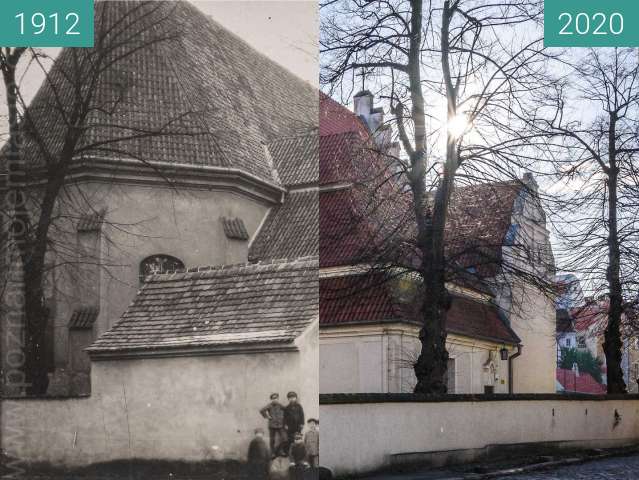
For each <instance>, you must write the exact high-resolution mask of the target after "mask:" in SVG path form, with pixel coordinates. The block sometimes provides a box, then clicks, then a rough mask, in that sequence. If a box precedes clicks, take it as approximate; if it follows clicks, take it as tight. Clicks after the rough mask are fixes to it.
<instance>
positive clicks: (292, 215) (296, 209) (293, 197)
mask: <svg viewBox="0 0 639 480" xmlns="http://www.w3.org/2000/svg"><path fill="white" fill-rule="evenodd" d="M317 195H318V194H317V191H316V190H312V189H311V190H304V191H293V192H290V193H288V194H287V195H286V198H285V200H284V202H283V203H282V205H279V206H277V207H275V208H273V210H271V211H270V212H269V214H268V217H267V219H266V221H265V222H264V225H263V226H262V228H261V229H260V231H259V232H258V235H257V238H256V239H255V241H254V242H253V244H252V245H251V249H250V251H249V260H250V261H254V262H255V261H261V260H262V261H263V260H273V259H294V258H299V257H306V256H317V253H318V249H319V247H318V241H319V232H318V199H317Z"/></svg>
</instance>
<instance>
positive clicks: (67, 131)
mask: <svg viewBox="0 0 639 480" xmlns="http://www.w3.org/2000/svg"><path fill="white" fill-rule="evenodd" d="M167 5H168V6H167ZM173 8H174V7H172V6H171V4H164V3H163V2H148V1H147V2H137V3H133V4H129V5H128V6H127V8H125V9H118V8H111V7H109V2H102V3H100V4H98V5H97V6H96V13H95V15H96V22H95V24H96V32H95V47H94V48H90V49H66V50H64V51H63V52H62V53H61V54H60V56H59V57H58V58H57V60H56V61H55V64H54V66H53V67H52V68H51V69H48V68H47V67H46V66H45V63H46V62H45V58H44V53H43V52H40V51H36V50H34V49H26V48H3V49H2V51H1V52H0V69H1V70H2V73H3V79H4V85H5V89H6V101H7V106H8V111H9V137H8V142H7V145H6V146H5V149H4V151H3V165H4V169H5V170H6V182H5V183H4V185H2V187H3V190H4V191H5V200H6V201H5V205H3V209H2V211H1V213H2V217H3V226H4V231H5V233H6V235H5V238H4V241H5V245H4V246H5V247H6V250H7V251H8V252H9V255H10V256H12V255H13V253H16V254H17V255H16V257H17V260H16V261H17V263H18V264H19V266H20V271H21V275H20V282H21V284H22V286H23V293H24V331H25V340H24V341H25V346H24V350H25V376H26V380H27V383H28V384H30V386H29V387H28V388H27V392H28V393H30V394H44V393H45V392H46V390H47V385H48V380H47V369H46V367H47V365H46V361H45V356H44V345H45V340H46V325H47V317H48V315H49V314H48V309H47V305H46V302H45V289H46V288H47V285H46V284H47V276H48V275H50V273H51V270H52V269H53V268H56V267H57V266H61V265H64V264H68V263H72V262H74V261H75V262H77V255H76V254H74V253H73V252H71V251H70V250H72V248H71V247H70V246H69V245H68V244H66V243H65V242H66V239H65V238H64V236H63V235H62V233H63V232H64V229H65V227H64V224H65V223H64V222H65V221H68V220H69V218H68V216H69V215H70V213H69V212H68V211H67V212H66V213H64V210H65V209H64V207H63V206H62V205H61V204H63V203H64V202H70V200H69V198H70V197H71V196H72V197H73V201H75V202H78V201H79V202H83V205H82V207H81V208H83V209H84V210H86V211H89V212H95V213H96V214H98V213H99V212H97V210H96V208H95V206H93V205H91V201H90V200H89V199H88V198H85V197H82V196H81V195H78V194H75V195H72V194H70V193H69V192H70V191H69V188H70V187H69V179H70V177H71V175H72V172H73V168H74V167H75V166H77V165H78V164H81V163H82V162H84V161H88V159H90V158H92V157H96V156H99V157H111V158H118V157H119V158H127V159H135V160H137V161H139V162H140V164H141V165H144V166H146V167H148V168H149V169H153V171H154V172H155V173H156V174H157V175H160V176H162V177H163V178H165V179H166V180H167V182H169V183H170V179H169V178H168V177H167V176H166V175H165V174H164V172H162V171H161V170H159V169H158V168H157V167H155V166H152V165H151V164H150V163H149V159H148V158H147V157H146V156H145V148H144V146H145V145H148V144H149V142H150V141H152V140H153V139H158V138H159V137H166V138H170V137H176V136H183V135H189V136H195V135H208V134H209V132H207V131H206V130H205V129H204V128H199V129H193V128H192V125H193V124H194V122H193V121H192V119H193V118H194V117H196V116H197V115H198V112H193V111H191V110H190V109H188V108H185V109H184V111H183V112H177V113H175V112H172V113H171V114H170V115H169V116H167V117H162V118H152V119H149V118H147V119H144V120H143V121H142V122H141V121H140V119H139V118H134V116H132V115H124V116H123V115H122V108H121V107H122V106H123V105H126V102H127V97H128V96H129V95H130V90H131V89H132V88H134V85H133V84H132V83H131V82H129V81H127V78H126V75H125V74H124V72H127V71H128V70H130V69H131V68H132V67H131V65H132V62H135V61H136V55H137V54H138V53H139V52H142V51H149V50H153V49H155V50H154V51H155V52H156V53H157V54H158V55H161V46H162V45H164V44H166V43H167V42H172V41H176V40H177V39H178V38H179V37H180V32H179V31H177V27H176V26H175V24H174V22H167V20H168V18H169V17H170V16H171V14H172V11H173ZM27 65H29V66H31V67H32V68H41V69H42V72H43V73H44V74H45V80H44V83H43V86H42V88H41V90H40V92H39V93H38V97H36V101H34V104H37V105H38V107H37V108H34V107H33V106H29V105H27V102H26V101H25V99H24V96H23V92H22V90H21V86H20V82H19V79H18V78H17V76H18V73H17V72H18V71H19V70H20V69H21V68H27ZM107 90H108V91H110V92H111V93H113V94H112V95H106V96H105V95H103V93H104V92H105V91H107ZM96 131H100V132H101V134H100V135H95V134H94V133H95V132H96ZM74 208H75V209H77V208H78V206H77V205H75V206H74ZM51 258H55V260H54V261H53V264H52V262H50V261H49V259H51ZM73 258H75V260H73ZM11 261H12V260H9V262H11ZM95 261H97V260H95ZM4 280H5V281H6V280H7V279H4Z"/></svg>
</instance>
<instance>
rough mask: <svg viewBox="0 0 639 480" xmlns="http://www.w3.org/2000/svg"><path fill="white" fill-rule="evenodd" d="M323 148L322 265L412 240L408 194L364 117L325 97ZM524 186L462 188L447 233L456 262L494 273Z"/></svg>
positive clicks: (365, 257)
mask: <svg viewBox="0 0 639 480" xmlns="http://www.w3.org/2000/svg"><path fill="white" fill-rule="evenodd" d="M322 122H324V123H322ZM319 150H320V167H319V174H320V185H321V186H323V187H325V188H323V189H322V191H321V193H320V265H321V266H322V267H336V266H342V265H349V264H353V263H367V261H368V262H370V261H371V259H372V258H376V257H378V256H380V255H381V254H386V253H388V252H383V250H384V249H385V248H386V247H385V244H387V243H390V242H394V243H401V239H402V238H403V239H405V240H407V241H408V243H411V239H412V238H413V237H414V236H415V233H414V223H415V222H414V216H413V209H412V198H411V194H410V192H409V191H408V190H407V189H405V188H403V187H402V186H401V185H399V183H398V182H397V181H396V178H397V175H396V171H394V170H392V166H390V167H389V165H388V162H386V161H385V159H384V155H383V154H380V153H379V152H378V151H376V149H375V147H373V146H371V138H370V134H369V133H368V131H367V130H365V127H364V126H363V124H362V121H361V119H360V118H359V117H358V116H357V115H355V114H354V113H353V112H351V111H350V110H348V109H347V108H346V107H344V106H342V105H339V104H337V103H336V102H335V101H334V100H332V99H330V98H329V97H326V96H325V95H322V96H321V102H320V143H319ZM340 184H341V187H340V188H333V187H334V186H336V185H337V186H339V185H340ZM525 189H526V186H525V185H524V183H523V182H521V181H503V182H487V183H478V184H473V185H466V186H458V187H457V188H456V189H455V190H454V191H453V195H452V198H451V203H450V208H449V214H448V220H447V223H446V231H445V234H446V246H447V252H446V254H447V256H448V258H449V260H450V261H451V263H455V264H457V265H459V266H462V267H464V268H474V269H475V270H476V271H477V272H478V273H479V274H480V275H481V276H482V277H484V278H485V277H492V276H494V275H495V274H496V273H497V271H498V266H499V263H500V261H501V258H502V257H501V255H502V247H503V246H504V244H505V242H507V241H508V238H507V236H508V233H509V230H510V228H511V223H512V216H513V213H514V211H515V209H516V208H517V199H518V198H519V197H520V195H521V194H522V191H524V190H525ZM389 231H390V232H391V233H389ZM413 243H414V242H413ZM393 249H394V251H396V250H397V249H396V248H394V247H393ZM380 251H382V253H380Z"/></svg>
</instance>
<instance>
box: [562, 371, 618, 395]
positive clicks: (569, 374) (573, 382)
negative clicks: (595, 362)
mask: <svg viewBox="0 0 639 480" xmlns="http://www.w3.org/2000/svg"><path fill="white" fill-rule="evenodd" d="M557 382H559V383H560V384H561V386H562V387H563V388H564V391H565V392H566V393H571V392H572V393H589V394H592V395H605V394H606V387H605V385H602V384H600V383H598V382H597V380H595V379H594V378H593V377H592V375H590V374H589V373H585V372H582V373H579V376H576V375H575V372H574V371H573V370H568V369H565V368H558V369H557Z"/></svg>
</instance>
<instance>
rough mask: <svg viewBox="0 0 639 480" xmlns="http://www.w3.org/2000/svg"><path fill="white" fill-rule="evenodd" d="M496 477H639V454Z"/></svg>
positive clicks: (430, 474)
mask: <svg viewBox="0 0 639 480" xmlns="http://www.w3.org/2000/svg"><path fill="white" fill-rule="evenodd" d="M463 478H464V475H463V474H460V473H458V472H452V471H448V472H445V471H426V470H425V471H422V472H415V473H404V474H380V475H375V476H372V477H368V478H367V479H366V480H448V479H451V480H452V479H454V480H461V479H463ZM491 478H495V479H498V480H639V455H632V456H626V457H614V458H608V459H604V460H595V461H591V462H586V463H582V464H578V465H570V466H565V467H558V468H554V469H552V470H544V471H538V472H531V473H526V474H520V475H508V476H501V477H491Z"/></svg>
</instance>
